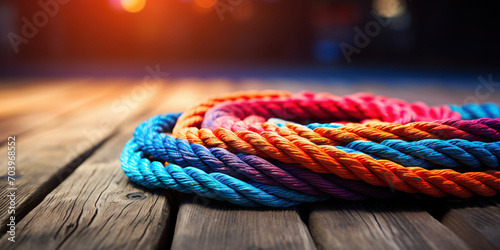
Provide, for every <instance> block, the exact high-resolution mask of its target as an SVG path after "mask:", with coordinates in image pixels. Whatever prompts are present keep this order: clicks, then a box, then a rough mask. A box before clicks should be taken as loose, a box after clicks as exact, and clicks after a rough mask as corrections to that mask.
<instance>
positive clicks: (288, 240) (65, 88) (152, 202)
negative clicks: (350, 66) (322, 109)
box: [0, 79, 500, 250]
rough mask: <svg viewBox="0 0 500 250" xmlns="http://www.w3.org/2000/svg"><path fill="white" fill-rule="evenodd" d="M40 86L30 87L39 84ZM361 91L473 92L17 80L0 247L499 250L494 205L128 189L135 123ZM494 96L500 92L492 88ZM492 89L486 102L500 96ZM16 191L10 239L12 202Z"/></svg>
mask: <svg viewBox="0 0 500 250" xmlns="http://www.w3.org/2000/svg"><path fill="white" fill-rule="evenodd" d="M35 82H36V84H35ZM306 88H307V89H309V90H312V91H317V92H319V91H325V92H330V93H335V94H338V95H343V94H349V93H353V92H359V91H365V92H374V93H376V94H383V95H387V96H391V97H399V98H402V99H406V100H408V101H417V100H422V101H424V102H426V103H428V104H432V105H437V104H462V103H463V101H464V100H465V98H467V97H468V96H471V95H474V90H473V89H472V90H460V89H451V88H449V87H448V88H439V87H433V86H427V87H426V86H414V85H413V86H395V85H392V86H375V85H369V84H367V85H351V86H349V85H321V84H308V85H305V84H303V83H298V82H287V81H268V82H263V81H255V80H241V81H238V82H232V81H230V80H225V79H214V80H196V79H177V80H169V81H168V82H163V83H162V84H154V83H153V84H152V83H145V82H142V81H139V80H137V81H134V80H123V79H117V80H113V81H112V80H91V79H74V80H67V79H66V80H51V79H46V80H42V81H41V80H37V81H34V80H23V81H20V80H16V81H5V83H4V84H2V85H0V106H1V107H2V109H1V110H0V126H1V128H2V129H1V130H0V147H1V150H0V152H2V153H3V154H4V155H5V156H7V151H8V148H7V146H8V145H7V139H8V136H15V138H16V169H15V176H14V178H15V181H14V183H10V182H9V181H10V180H9V179H8V173H7V170H8V169H7V164H8V163H7V161H8V159H7V157H3V156H2V157H0V166H1V167H0V176H1V177H0V186H1V191H0V192H1V197H2V198H0V222H1V223H0V224H2V225H4V226H3V228H2V230H1V234H2V235H1V236H2V238H1V239H0V241H1V243H0V248H1V249H71V250H76V249H120V250H123V249H160V248H161V249H166V248H172V249H248V250H251V249H453V250H458V249H500V197H499V196H497V197H493V198H475V199H470V200H456V199H433V198H429V197H425V196H416V195H400V196H398V197H396V198H392V199H387V200H371V201H365V202H348V201H342V200H334V199H332V200H329V201H327V202H322V203H318V204H304V205H301V206H298V207H293V208H286V209H276V208H259V209H253V208H244V207H238V206H236V205H232V204H229V203H225V202H218V201H213V200H208V199H205V198H202V197H198V196H193V195H181V194H179V193H176V192H172V191H165V190H155V191H153V190H148V189H144V188H141V187H138V186H135V185H134V184H132V183H131V182H129V180H128V178H127V177H126V176H125V175H124V174H123V171H122V169H121V167H120V161H119V157H120V153H121V150H122V147H123V146H124V144H125V142H126V141H127V140H128V139H130V138H131V136H132V132H133V130H134V128H135V126H137V124H138V123H139V122H140V121H142V120H144V119H146V118H148V117H150V116H152V115H154V114H158V113H165V112H173V111H177V112H178V111H183V110H184V109H185V108H186V107H187V106H189V105H192V104H193V103H194V102H197V101H199V100H200V99H202V98H204V97H206V96H208V95H214V94H220V93H223V92H229V91H235V90H245V89H285V90H289V91H292V92H296V91H299V90H303V89H306ZM497 92H498V91H497ZM499 97H500V93H491V95H490V96H489V99H488V100H487V101H495V100H497V101H498V100H500V98H499ZM9 188H17V190H15V222H16V225H15V242H10V241H9V240H8V238H9V237H11V235H10V234H9V233H7V229H8V227H7V226H5V225H7V223H9V222H10V219H11V218H10V216H12V215H11V214H9V213H8V211H9V206H11V204H10V200H9V199H8V198H7V195H9V193H10V192H11V191H12V190H9Z"/></svg>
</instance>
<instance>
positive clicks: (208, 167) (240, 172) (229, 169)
mask: <svg viewBox="0 0 500 250" xmlns="http://www.w3.org/2000/svg"><path fill="white" fill-rule="evenodd" d="M175 116H178V115H172V116H168V115H167V116H156V117H153V118H151V119H149V120H148V121H146V122H143V123H142V124H141V125H139V126H138V127H137V129H136V131H135V133H134V142H135V143H137V144H138V145H139V146H140V148H141V151H142V152H144V153H145V154H147V155H151V156H153V157H154V158H155V159H159V160H162V161H165V162H170V163H175V164H178V165H180V166H183V167H187V166H193V167H196V168H198V169H200V170H202V171H205V172H207V173H208V172H220V173H225V174H228V175H231V176H234V177H237V178H239V179H251V180H252V181H255V182H258V183H263V184H267V185H283V186H287V187H289V188H291V189H294V190H298V191H301V192H304V193H307V194H311V195H327V194H328V195H330V196H333V197H337V198H343V199H350V200H357V199H360V195H359V194H356V193H355V192H351V191H350V190H347V189H345V188H342V185H348V186H350V187H352V188H354V189H356V190H364V193H363V195H368V196H376V197H380V196H382V197H384V196H387V194H386V193H385V194H384V193H382V194H380V192H368V191H367V190H370V186H369V185H368V184H366V183H364V182H360V181H349V180H345V181H342V182H341V183H340V184H339V182H340V181H339V180H338V179H337V180H336V182H334V183H328V181H326V180H324V179H323V178H322V177H321V176H319V175H318V174H317V173H314V172H312V171H309V170H308V169H305V168H303V167H300V166H294V165H290V164H281V165H280V167H277V166H275V165H273V164H272V163H270V162H268V161H266V160H264V159H262V158H260V157H257V156H253V155H243V154H238V155H234V154H231V153H230V152H228V151H226V150H224V149H220V148H211V149H207V148H205V147H203V146H201V145H197V144H191V145H190V144H189V143H187V141H185V140H182V139H175V138H173V137H171V136H168V135H165V134H161V133H158V132H165V131H168V129H169V127H168V126H166V125H168V124H169V123H170V124H171V123H173V122H175V119H173V117H175ZM160 124H162V125H160ZM152 131H156V135H154V134H155V133H154V132H152ZM151 135H154V136H152V137H151ZM346 150H349V149H346ZM284 169H287V170H286V171H285V170H284ZM290 172H291V173H293V174H291V173H290ZM342 183H343V184H342ZM339 185H340V187H339ZM371 189H373V188H371ZM363 197H364V196H363Z"/></svg>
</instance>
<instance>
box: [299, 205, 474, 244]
mask: <svg viewBox="0 0 500 250" xmlns="http://www.w3.org/2000/svg"><path fill="white" fill-rule="evenodd" d="M309 230H310V231H311V235H312V236H313V238H314V241H315V242H316V245H317V246H318V248H319V249H450V250H451V249H469V247H468V246H467V245H466V244H465V242H464V241H462V240H461V239H460V238H458V237H457V236H456V235H455V234H453V233H452V232H451V231H450V230H449V229H448V228H447V227H445V226H444V225H443V224H441V223H440V222H439V221H437V220H435V219H434V218H433V217H432V216H431V215H430V214H428V213H427V212H426V211H425V210H423V209H422V208H421V207H420V206H419V205H418V204H417V203H416V202H415V201H413V200H410V199H408V198H406V197H405V198H402V197H401V198H396V199H386V200H377V201H364V202H347V201H339V200H330V201H328V202H324V203H320V204H314V205H311V213H310V215H309Z"/></svg>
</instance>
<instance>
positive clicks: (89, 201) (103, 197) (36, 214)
mask: <svg viewBox="0 0 500 250" xmlns="http://www.w3.org/2000/svg"><path fill="white" fill-rule="evenodd" d="M131 133H132V131H131V129H128V130H126V131H125V132H124V133H121V134H120V135H119V136H116V137H114V138H113V139H111V140H110V141H109V142H107V143H106V144H105V145H104V146H103V147H102V149H100V150H99V151H98V152H97V153H95V154H94V155H92V156H91V157H90V158H89V159H88V160H87V161H85V162H84V163H83V164H82V165H81V166H80V167H79V168H78V169H77V170H76V171H75V172H74V173H73V174H72V175H71V176H70V177H68V179H67V180H66V181H64V182H63V183H62V184H61V185H59V186H58V187H57V188H56V189H55V190H54V191H53V192H52V193H50V194H49V195H48V196H47V197H46V198H45V199H44V200H43V202H42V203H41V204H40V205H38V206H37V207H36V208H35V209H33V210H32V211H31V212H30V213H29V214H28V215H27V216H26V217H25V218H24V219H23V220H22V221H21V222H19V223H18V225H17V227H16V234H17V237H16V238H15V241H16V242H15V243H11V244H9V243H10V242H8V241H7V240H8V239H7V238H8V237H10V235H9V234H7V235H4V237H3V239H1V240H2V241H3V242H4V243H3V244H4V247H5V249H58V248H61V249H157V248H159V247H162V246H163V244H165V243H166V242H165V240H164V239H165V237H166V235H165V233H164V231H165V230H166V228H167V227H168V224H169V223H170V217H171V214H170V213H171V207H170V204H169V203H168V199H167V197H166V192H161V191H157V192H152V191H150V190H146V189H141V188H138V187H136V186H135V185H133V184H132V183H131V182H129V180H128V178H126V177H125V176H124V174H123V171H122V170H121V168H120V161H119V157H120V151H121V148H122V147H123V145H124V144H125V143H126V141H127V140H129V139H130V135H131ZM5 242H8V243H5Z"/></svg>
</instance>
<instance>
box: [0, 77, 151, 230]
mask: <svg viewBox="0 0 500 250" xmlns="http://www.w3.org/2000/svg"><path fill="white" fill-rule="evenodd" d="M132 90H133V86H131V85H124V86H117V88H116V89H115V91H114V92H113V93H112V95H110V96H109V98H110V99H108V100H106V101H101V102H96V103H91V104H89V105H85V106H84V107H79V108H77V109H75V110H74V111H73V112H71V113H70V114H68V115H66V116H61V117H58V118H57V119H53V120H51V121H50V122H47V123H46V124H44V125H43V126H40V127H39V128H37V129H36V130H33V131H32V132H29V133H26V134H25V135H23V136H19V137H17V138H16V166H17V168H16V173H15V174H16V181H15V185H14V187H16V188H17V191H16V218H17V219H18V220H20V219H21V218H22V217H23V216H24V215H25V214H26V212H27V211H29V210H30V209H31V208H32V207H33V206H35V205H36V204H38V203H39V202H40V201H41V200H42V199H43V197H45V195H46V194H47V193H49V192H50V191H51V190H52V189H53V188H54V187H55V186H57V185H58V184H59V183H60V182H61V181H62V180H64V178H66V176H68V175H69V174H70V173H71V172H72V171H73V170H74V169H75V168H76V167H77V166H78V165H79V164H81V163H82V162H83V160H84V159H85V158H86V157H88V156H89V155H90V154H91V153H92V152H93V150H94V149H95V148H96V147H97V146H98V145H99V144H100V143H102V142H103V141H104V140H105V139H106V138H108V137H109V136H110V135H112V134H113V133H114V132H115V131H116V128H117V126H118V125H119V124H120V122H121V121H123V119H125V118H126V117H128V116H130V115H131V114H133V112H134V110H136V108H137V107H139V106H140V105H141V104H143V103H144V102H145V101H146V100H147V95H146V94H145V97H142V98H133V96H132V94H131V93H133V92H132ZM149 92H151V93H149V94H152V93H153V90H151V91H149ZM61 105H64V104H61ZM0 150H2V151H3V152H7V148H6V146H3V147H0ZM0 164H1V165H2V166H7V158H4V157H2V158H0ZM0 176H2V178H0V187H1V188H2V190H1V191H0V194H1V196H3V197H5V196H6V195H7V194H8V193H9V190H7V188H8V187H10V185H9V182H8V179H7V167H5V168H1V169H0ZM8 206H9V201H8V200H7V199H1V200H0V222H1V223H3V222H5V221H7V219H8V218H9V216H10V215H9V214H8V213H7V211H8V210H7V207H8ZM2 233H5V232H4V231H2Z"/></svg>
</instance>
